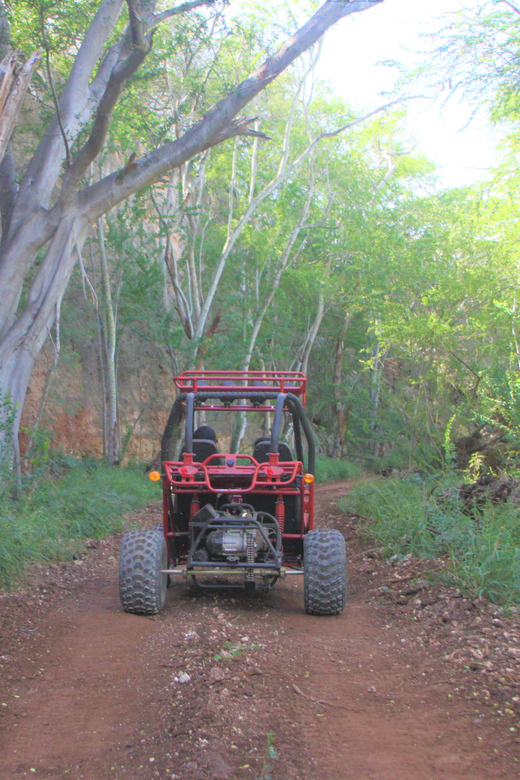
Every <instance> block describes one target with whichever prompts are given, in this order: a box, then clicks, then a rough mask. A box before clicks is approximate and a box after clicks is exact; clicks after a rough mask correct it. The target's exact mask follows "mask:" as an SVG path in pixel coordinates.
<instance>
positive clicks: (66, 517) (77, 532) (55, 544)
mask: <svg viewBox="0 0 520 780" xmlns="http://www.w3.org/2000/svg"><path fill="white" fill-rule="evenodd" d="M61 466H62V470H63V471H65V474H64V476H62V477H61V478H59V479H56V478H54V479H51V478H44V477H42V476H40V478H39V479H38V482H37V484H33V485H32V486H31V487H30V488H29V489H26V490H25V491H24V493H23V494H22V497H21V499H20V500H19V501H18V502H13V501H10V500H8V499H7V498H6V497H4V498H0V516H1V518H2V522H1V523H0V583H1V584H2V585H4V586H9V585H10V584H11V583H13V582H14V580H15V579H16V578H18V577H20V576H23V573H24V568H25V566H26V565H27V564H29V563H30V562H31V561H37V560H52V559H54V558H56V559H67V558H71V557H72V555H73V554H74V553H76V552H78V550H80V549H81V547H82V541H83V540H84V539H89V538H90V539H100V538H102V537H103V536H105V535H107V534H109V533H113V532H115V531H120V530H121V529H122V528H123V526H124V523H125V519H124V516H123V515H124V513H126V512H128V511H130V510H134V509H138V508H140V507H143V506H145V505H146V504H148V503H150V502H151V501H154V500H155V501H157V500H159V499H160V496H159V493H158V492H157V486H156V485H152V484H151V483H150V481H149V480H148V479H147V477H146V475H145V474H144V473H143V470H142V468H141V469H138V468H117V469H114V468H109V467H108V466H106V465H104V464H103V463H102V462H100V461H96V460H94V459H91V460H90V461H89V460H85V461H84V462H82V461H77V460H76V461H75V460H73V459H71V458H63V459H62V460H61Z"/></svg>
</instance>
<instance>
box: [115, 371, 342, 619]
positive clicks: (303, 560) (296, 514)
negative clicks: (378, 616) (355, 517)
mask: <svg viewBox="0 0 520 780" xmlns="http://www.w3.org/2000/svg"><path fill="white" fill-rule="evenodd" d="M306 383H307V380H306V377H305V375H304V374H302V373H300V372H295V371H185V372H184V373H183V374H181V375H180V376H178V377H176V378H175V384H176V386H177V390H178V393H179V395H178V397H177V400H176V401H175V403H174V404H173V407H172V410H171V413H170V416H169V418H168V422H167V424H166V428H165V431H164V434H163V437H162V441H161V462H162V467H161V468H162V470H161V473H160V474H159V472H152V473H151V474H150V477H151V478H152V479H153V478H155V479H157V480H159V479H162V486H163V525H162V527H159V528H157V529H152V530H139V531H130V532H129V533H127V534H126V535H125V537H124V539H123V543H122V547H121V558H120V576H119V585H120V596H121V603H122V605H123V608H124V609H125V610H126V611H127V612H134V613H138V614H146V615H153V614H156V613H157V612H159V611H160V610H161V608H162V606H163V604H164V600H165V596H166V589H167V585H168V583H169V582H170V581H171V578H172V577H174V576H176V575H179V576H183V577H184V578H186V579H192V580H193V581H194V582H196V583H197V584H198V585H200V586H201V587H211V588H214V587H241V588H245V589H246V590H250V591H252V590H255V589H265V590H268V589H269V588H271V587H272V586H273V585H274V583H275V582H276V581H277V580H278V579H279V578H283V577H286V576H288V575H295V574H300V575H303V578H304V602H305V609H306V611H307V612H308V613H310V614H314V615H337V614H339V613H340V612H342V611H343V609H344V607H345V601H346V553H345V541H344V539H343V537H342V535H341V534H340V533H339V531H335V530H329V529H317V530H315V529H314V465H315V445H314V438H313V434H312V430H311V428H310V425H309V423H308V420H307V418H306V416H305V412H304V405H305V396H306ZM197 412H202V413H205V414H206V415H207V414H209V413H211V415H212V416H213V413H214V412H222V413H227V414H229V413H230V412H237V413H238V412H239V413H257V414H258V413H263V414H264V415H266V414H267V413H274V418H273V423H272V428H271V435H270V437H265V438H264V439H263V440H259V441H258V442H256V443H255V446H254V448H253V450H252V452H251V454H245V453H223V452H219V451H218V449H217V444H216V442H215V441H214V440H213V439H200V438H196V437H194V425H195V417H196V413H197ZM284 415H289V416H290V418H291V419H290V422H292V432H293V437H294V449H295V455H296V457H294V455H293V453H292V452H291V450H290V448H289V446H288V445H287V444H285V443H284V442H282V441H280V434H281V430H282V423H283V420H284ZM183 420H184V426H185V427H184V443H183V446H182V451H181V454H180V456H178V457H177V459H175V452H174V451H173V450H174V448H175V444H176V442H178V441H179V436H178V433H179V427H180V426H181V424H182V421H183ZM204 429H205V427H204ZM204 429H203V430H204ZM207 430H210V431H211V430H212V429H211V428H207ZM304 449H305V451H306V460H307V462H306V468H304Z"/></svg>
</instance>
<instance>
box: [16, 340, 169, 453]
mask: <svg viewBox="0 0 520 780" xmlns="http://www.w3.org/2000/svg"><path fill="white" fill-rule="evenodd" d="M74 346H75V348H76V350H77V352H75V353H69V354H68V355H66V356H64V357H62V358H61V359H60V362H59V364H58V367H57V368H56V370H55V371H54V372H52V366H53V363H54V355H53V353H52V349H51V348H49V347H47V348H46V349H45V350H43V351H42V353H41V355H40V357H39V359H38V362H37V365H36V368H35V370H34V372H33V375H32V378H31V384H30V386H29V390H28V393H27V400H26V403H25V406H24V410H23V417H22V428H23V430H22V432H21V435H20V445H21V449H22V452H24V451H25V449H26V447H27V442H28V440H29V435H30V430H31V428H32V426H33V424H34V421H35V419H36V417H37V414H38V410H39V407H40V404H41V400H42V396H43V394H44V391H45V387H46V383H47V381H48V376H49V371H51V372H52V375H51V384H50V389H49V392H48V397H47V402H46V404H45V409H44V411H43V415H42V419H41V423H40V429H42V430H45V431H47V432H48V433H49V434H50V437H51V446H52V447H54V448H56V449H58V450H62V451H63V452H65V453H67V454H70V455H74V456H81V455H88V456H92V457H96V458H99V457H102V455H103V378H102V374H101V369H100V364H99V359H98V353H97V349H96V345H95V344H90V345H89V344H85V343H83V344H81V345H74ZM118 390H119V410H120V427H121V439H122V440H123V442H124V440H125V437H129V445H128V448H127V451H126V456H127V457H137V458H139V459H142V460H145V461H148V460H152V459H153V458H154V456H155V455H156V454H157V451H158V449H159V446H160V440H161V435H162V431H163V429H164V425H165V422H166V419H167V417H168V414H169V411H170V407H171V404H172V403H173V399H174V395H175V391H174V385H173V370H172V368H171V367H170V366H169V365H168V363H167V362H166V360H165V357H164V354H162V350H161V348H160V347H155V346H154V345H152V346H151V347H150V349H149V351H148V352H144V351H143V350H142V349H136V350H135V351H130V350H128V349H127V350H126V351H125V352H124V353H122V354H121V358H120V360H119V364H118Z"/></svg>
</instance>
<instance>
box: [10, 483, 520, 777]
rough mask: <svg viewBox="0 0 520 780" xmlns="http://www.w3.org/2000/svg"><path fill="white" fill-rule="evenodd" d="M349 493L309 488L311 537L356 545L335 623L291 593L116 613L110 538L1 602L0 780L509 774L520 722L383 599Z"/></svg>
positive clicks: (172, 600) (178, 593) (178, 592)
mask: <svg viewBox="0 0 520 780" xmlns="http://www.w3.org/2000/svg"><path fill="white" fill-rule="evenodd" d="M345 490H346V486H345V485H333V486H328V487H325V488H321V489H318V506H319V511H318V516H319V517H320V518H321V524H322V525H328V526H335V527H338V528H340V530H342V531H343V532H344V533H345V535H346V537H347V539H348V540H350V548H351V556H350V557H351V561H352V563H351V565H350V578H349V590H350V593H349V604H348V607H347V609H346V612H345V614H344V615H342V616H341V617H338V618H315V617H309V616H307V615H305V614H304V613H303V608H302V604H303V599H302V592H301V584H300V583H298V582H294V581H290V582H288V583H282V584H281V585H280V586H278V585H277V586H276V588H275V589H274V590H273V591H272V592H271V593H270V594H269V595H267V596H258V597H254V598H252V599H246V598H244V597H243V596H242V595H233V596H232V597H224V596H222V595H218V596H215V595H214V594H212V595H208V594H207V593H202V594H201V593H198V592H195V591H192V590H188V589H187V588H186V586H185V585H183V584H179V585H174V586H173V587H172V588H171V589H170V591H169V595H168V600H167V605H166V608H165V610H164V612H163V613H162V614H161V615H160V616H158V617H156V618H145V617H137V616H134V615H127V614H125V613H123V612H122V611H121V609H120V606H119V600H118V593H117V549H118V545H119V540H117V539H112V540H106V541H104V542H100V543H96V544H95V545H94V544H93V545H92V549H91V550H89V554H88V556H86V557H85V558H84V559H83V560H80V561H76V562H75V563H72V564H67V565H61V566H55V567H52V568H50V569H48V570H46V571H41V572H39V573H38V576H37V579H36V582H35V584H34V587H32V588H31V589H29V590H26V591H20V592H17V593H15V594H3V595H2V597H1V599H0V607H1V608H2V620H3V622H2V636H1V640H0V664H1V666H2V668H1V670H0V672H1V674H2V682H1V691H2V693H1V702H0V703H1V708H0V780H17V779H18V778H23V777H30V778H35V780H44V778H45V779H46V780H64V779H65V778H73V780H107V779H111V778H113V779H114V780H123V779H124V780H152V779H153V780H155V778H161V780H166V778H168V780H171V779H172V778H173V780H181V779H182V780H207V779H208V780H209V779H210V778H211V780H232V779H233V780H246V779H249V780H251V779H252V778H255V779H256V780H297V779H299V780H430V779H432V778H435V779H436V778H442V780H455V779H457V780H458V779H459V778H460V779H462V778H467V779H468V780H484V779H485V778H489V779H491V778H519V777H520V764H519V763H518V757H519V756H518V739H517V734H518V733H520V732H518V731H517V728H518V718H516V715H515V714H514V709H510V712H511V713H512V714H511V715H509V716H508V715H504V716H503V717H498V715H497V714H496V711H497V708H495V710H494V709H493V707H492V706H491V705H492V702H490V706H489V707H488V708H487V709H486V707H485V706H483V704H482V701H481V697H480V693H479V692H477V695H474V693H475V691H474V690H473V688H475V685H477V684H478V686H479V690H480V688H482V678H481V676H479V675H480V671H481V670H477V667H475V669H471V667H469V666H468V665H467V664H466V665H464V664H459V665H458V666H457V665H456V664H455V663H454V662H453V659H454V657H455V653H453V654H451V646H450V648H449V649H450V653H447V652H446V647H445V646H444V644H443V641H442V636H443V634H442V631H443V630H445V629H446V623H442V621H441V622H440V627H439V628H437V627H436V626H437V624H436V623H433V622H432V623H431V625H430V624H428V626H429V627H428V630H427V631H425V630H424V624H423V623H421V621H420V620H414V619H411V617H413V616H412V613H411V612H410V610H409V609H408V607H407V603H406V599H404V601H403V600H402V599H401V602H400V601H399V600H397V601H396V600H395V599H394V600H392V601H388V600H387V599H385V598H383V597H382V595H381V594H385V593H386V591H389V588H388V587H386V591H385V586H382V587H381V586H380V584H379V583H380V582H381V581H382V579H381V578H382V577H383V576H386V577H387V579H388V574H387V573H386V572H387V569H383V568H381V567H383V563H381V564H378V563H377V561H372V560H371V559H370V558H367V557H366V555H365V554H364V553H363V549H362V548H360V547H359V546H358V545H357V542H356V541H355V530H354V529H353V527H352V525H351V524H350V522H349V521H345V519H344V518H342V517H341V516H340V515H339V513H338V510H337V508H336V504H335V499H336V498H337V497H338V496H341V495H342V494H344V492H345ZM156 521H157V513H156V512H149V513H147V515H146V524H148V525H153V524H154V523H155V522H156ZM384 565H385V566H386V562H385V564H384ZM391 576H392V577H393V579H391V580H390V581H391V582H393V581H394V580H395V576H397V575H394V574H392V575H391ZM296 579H297V578H293V580H296ZM397 579H398V581H399V582H400V581H402V580H407V581H410V580H411V576H410V577H406V576H404V577H401V576H400V575H399V576H397ZM385 581H386V580H385ZM439 598H440V597H439ZM424 603H425V604H426V600H424ZM475 609H476V608H475ZM465 611H466V612H467V613H468V614H469V612H470V611H471V610H465ZM471 619H472V620H474V616H473V617H472V618H471ZM443 620H444V618H443ZM479 620H480V618H479ZM453 624H454V625H457V621H455V622H454V623H453ZM439 632H440V633H439ZM452 633H453V632H452ZM506 633H507V632H506ZM508 636H510V634H508ZM446 641H448V640H446ZM453 641H455V640H453ZM457 641H458V640H457ZM456 649H457V648H456ZM448 656H449V657H448ZM468 675H469V676H468ZM183 680H184V682H183ZM488 687H489V686H488ZM513 693H514V691H513ZM507 703H508V702H507ZM511 707H513V705H511ZM506 710H507V708H505V707H502V710H500V714H501V715H502V711H504V712H505V711H506ZM515 718H516V719H515Z"/></svg>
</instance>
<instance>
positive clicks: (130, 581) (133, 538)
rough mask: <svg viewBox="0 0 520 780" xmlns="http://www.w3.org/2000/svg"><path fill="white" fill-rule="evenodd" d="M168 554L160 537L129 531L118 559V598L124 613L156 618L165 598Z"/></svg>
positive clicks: (153, 534) (162, 537) (154, 534)
mask: <svg viewBox="0 0 520 780" xmlns="http://www.w3.org/2000/svg"><path fill="white" fill-rule="evenodd" d="M167 568H168V554H167V551H166V542H165V541H164V536H163V534H162V532H161V533H159V532H158V531H156V530H155V529H153V530H141V531H130V532H129V533H127V534H125V536H124V537H123V542H122V544H121V556H120V559H119V596H120V599H121V604H122V606H123V609H124V610H125V612H133V613H135V614H137V615H156V614H157V613H158V612H160V611H161V609H162V607H163V605H164V601H165V598H166V588H167V583H168V575H167V574H163V573H162V570H163V569H167Z"/></svg>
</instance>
